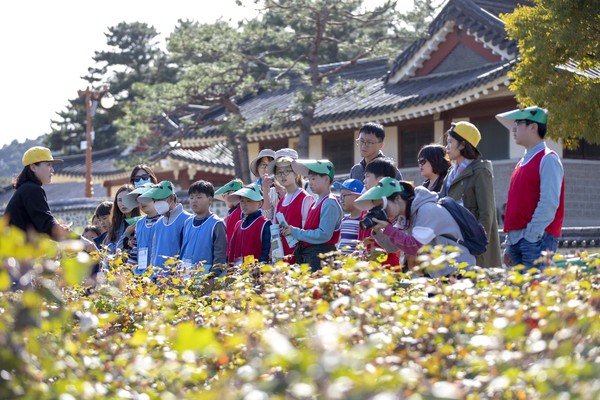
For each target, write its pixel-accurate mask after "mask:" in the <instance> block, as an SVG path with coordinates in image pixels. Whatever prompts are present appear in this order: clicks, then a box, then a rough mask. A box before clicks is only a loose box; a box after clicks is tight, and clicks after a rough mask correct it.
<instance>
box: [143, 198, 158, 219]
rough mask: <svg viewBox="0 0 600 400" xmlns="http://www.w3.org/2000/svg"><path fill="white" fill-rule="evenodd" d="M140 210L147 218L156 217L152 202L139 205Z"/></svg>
mask: <svg viewBox="0 0 600 400" xmlns="http://www.w3.org/2000/svg"><path fill="white" fill-rule="evenodd" d="M140 210H142V212H143V213H144V214H146V215H147V216H149V217H154V216H155V215H156V210H155V209H154V202H152V201H151V202H150V203H147V204H141V203H140Z"/></svg>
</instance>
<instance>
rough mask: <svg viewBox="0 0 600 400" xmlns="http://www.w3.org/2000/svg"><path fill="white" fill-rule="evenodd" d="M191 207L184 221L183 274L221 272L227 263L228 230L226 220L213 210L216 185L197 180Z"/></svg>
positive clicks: (190, 189) (192, 188) (191, 188)
mask: <svg viewBox="0 0 600 400" xmlns="http://www.w3.org/2000/svg"><path fill="white" fill-rule="evenodd" d="M188 194H189V195H190V208H191V209H192V211H193V212H194V216H193V217H192V218H188V219H187V220H186V221H185V223H184V224H183V243H182V245H181V256H180V258H181V260H182V261H183V268H184V271H183V274H184V275H185V276H189V272H190V271H198V273H199V274H201V275H204V274H207V273H208V272H213V273H214V274H215V275H217V276H219V275H221V274H222V273H223V272H224V271H225V269H224V268H223V266H224V265H225V264H226V263H227V234H226V232H225V223H224V222H223V220H222V219H221V218H219V217H218V216H216V215H215V214H213V213H212V212H211V211H210V206H211V204H212V202H213V198H214V197H215V189H214V187H213V185H212V183H210V182H206V181H197V182H194V183H193V184H192V185H191V186H190V188H189V189H188Z"/></svg>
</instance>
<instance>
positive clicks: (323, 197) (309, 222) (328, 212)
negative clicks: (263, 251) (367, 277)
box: [281, 160, 343, 272]
mask: <svg viewBox="0 0 600 400" xmlns="http://www.w3.org/2000/svg"><path fill="white" fill-rule="evenodd" d="M292 169H293V170H294V172H296V173H297V174H298V175H301V176H308V182H309V185H310V190H311V191H312V192H313V193H314V194H316V195H317V196H318V199H317V201H316V202H315V203H314V204H313V205H312V206H311V208H310V210H309V211H308V215H307V217H306V221H305V222H304V228H302V227H297V226H290V225H288V226H286V227H283V228H282V229H281V234H282V235H283V236H287V235H292V236H293V237H294V238H296V239H298V240H299V241H300V243H299V244H298V247H296V250H295V251H294V255H295V256H296V261H297V262H298V263H300V264H309V265H310V267H311V269H312V271H313V272H314V271H318V270H320V269H321V268H322V266H321V258H320V257H319V254H323V253H328V252H331V251H335V250H336V246H337V243H338V242H339V240H340V225H341V224H342V217H343V211H342V207H341V206H340V203H339V202H338V201H337V199H336V198H335V196H334V195H332V194H331V185H332V183H333V177H334V171H335V170H334V167H333V163H332V162H331V161H329V160H293V161H292Z"/></svg>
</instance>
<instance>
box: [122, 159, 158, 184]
mask: <svg viewBox="0 0 600 400" xmlns="http://www.w3.org/2000/svg"><path fill="white" fill-rule="evenodd" d="M129 183H131V184H132V185H133V186H134V187H135V188H136V189H137V188H139V187H140V186H142V185H143V184H145V183H155V184H156V183H158V179H157V178H156V175H155V174H154V171H152V168H150V167H149V166H147V165H145V164H138V165H136V166H135V167H133V169H132V170H131V175H130V176H129Z"/></svg>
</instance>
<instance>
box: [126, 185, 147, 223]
mask: <svg viewBox="0 0 600 400" xmlns="http://www.w3.org/2000/svg"><path fill="white" fill-rule="evenodd" d="M151 188H152V183H144V184H143V185H142V186H140V187H138V188H136V189H135V190H133V191H131V192H129V193H127V194H126V195H125V196H123V205H124V206H125V207H127V208H129V209H130V210H133V209H134V208H136V207H138V206H139V205H140V203H138V201H137V200H138V197H140V196H141V195H143V194H144V193H146V192H147V191H148V190H150V189H151ZM130 225H131V224H130Z"/></svg>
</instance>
